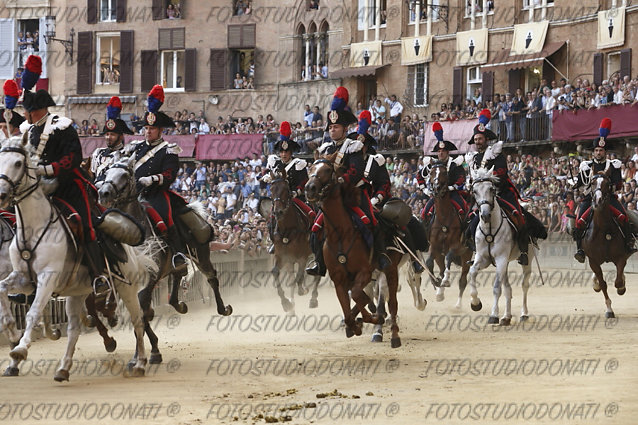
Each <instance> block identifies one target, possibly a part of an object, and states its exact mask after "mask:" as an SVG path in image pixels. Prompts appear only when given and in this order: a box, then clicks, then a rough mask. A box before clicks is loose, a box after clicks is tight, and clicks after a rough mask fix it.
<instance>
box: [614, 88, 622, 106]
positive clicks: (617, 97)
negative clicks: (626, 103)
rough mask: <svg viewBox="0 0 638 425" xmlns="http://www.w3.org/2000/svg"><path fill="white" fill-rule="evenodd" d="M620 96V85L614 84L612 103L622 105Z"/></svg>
mask: <svg viewBox="0 0 638 425" xmlns="http://www.w3.org/2000/svg"><path fill="white" fill-rule="evenodd" d="M622 97H623V91H622V90H621V89H620V87H618V86H615V87H614V103H615V104H616V105H622V103H623V101H622Z"/></svg>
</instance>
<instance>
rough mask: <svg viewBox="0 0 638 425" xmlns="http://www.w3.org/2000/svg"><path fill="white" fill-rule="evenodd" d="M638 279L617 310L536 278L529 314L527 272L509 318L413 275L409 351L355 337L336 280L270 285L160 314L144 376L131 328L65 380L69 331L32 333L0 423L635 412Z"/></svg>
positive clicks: (538, 419)
mask: <svg viewBox="0 0 638 425" xmlns="http://www.w3.org/2000/svg"><path fill="white" fill-rule="evenodd" d="M512 268H515V267H514V265H512ZM637 283H638V276H636V275H628V276H627V287H628V291H627V294H626V295H625V296H623V297H619V296H617V295H616V294H615V291H614V295H612V300H613V308H614V310H615V312H616V315H617V317H618V319H617V320H612V321H607V320H605V319H604V303H603V299H602V295H600V294H595V293H594V292H593V291H592V289H591V285H590V283H589V282H586V283H584V284H582V285H581V284H580V283H572V284H568V283H567V281H565V282H564V283H563V284H553V285H551V287H550V285H546V286H538V285H533V286H532V288H531V290H530V301H529V308H530V313H531V315H532V317H531V318H530V321H529V322H528V323H527V324H526V325H524V326H521V325H520V323H519V320H518V315H519V311H520V299H521V298H520V286H519V285H516V286H515V287H514V290H513V293H514V300H513V312H514V315H515V316H514V320H513V326H512V327H511V328H507V329H505V328H499V327H498V326H496V327H494V326H492V325H486V319H487V315H488V313H489V309H490V307H491V303H492V294H491V288H490V287H487V286H485V285H482V286H481V287H479V295H480V296H481V299H482V301H483V306H484V307H483V311H481V312H478V313H474V312H471V311H470V309H469V298H468V297H467V294H466V296H465V297H464V301H463V309H462V310H460V311H458V310H456V309H454V307H453V306H454V303H455V301H456V296H455V294H456V292H457V290H456V287H455V285H456V284H454V286H453V288H451V290H448V291H447V293H446V295H447V298H446V299H445V301H443V302H441V303H437V302H436V301H434V291H433V289H432V287H431V286H430V285H429V284H428V285H424V289H422V291H423V293H424V295H425V297H426V299H427V300H428V306H427V308H426V309H425V311H423V312H420V311H417V310H416V309H415V308H414V307H413V306H412V299H411V296H410V294H409V290H408V288H407V285H406V284H405V283H403V290H402V292H401V293H400V297H399V303H400V309H399V314H400V326H401V337H402V342H403V346H402V347H401V348H398V349H391V348H390V343H389V338H386V342H384V343H381V344H372V343H371V342H369V335H370V331H371V329H370V328H366V329H365V330H364V335H363V336H361V337H355V338H352V339H346V337H345V333H344V331H343V329H340V328H339V320H340V311H339V309H338V304H337V301H336V297H335V295H334V291H333V290H332V289H331V287H329V286H326V285H324V286H323V287H322V290H321V292H320V295H319V309H317V310H309V309H308V308H307V303H308V299H309V298H308V296H305V297H302V298H299V297H297V318H291V317H289V316H285V315H284V314H283V313H282V310H281V307H280V305H279V302H278V300H276V299H275V298H274V297H272V295H273V294H274V290H273V289H272V288H268V289H253V290H251V291H250V292H245V293H244V294H235V295H229V296H227V297H226V298H227V299H226V302H227V303H228V302H230V303H231V304H233V306H234V309H235V313H234V315H233V317H232V319H223V318H220V317H218V316H217V315H216V314H212V313H213V310H212V309H209V308H207V309H206V310H202V309H200V310H198V311H194V307H197V304H199V305H200V306H201V303H194V302H192V303H190V307H191V312H190V313H188V314H187V315H185V316H179V315H177V314H174V313H173V312H172V311H170V310H167V311H168V313H165V314H159V313H158V317H156V319H155V321H154V323H155V324H156V329H157V333H158V336H159V337H160V348H161V350H162V353H163V356H164V363H163V364H162V365H159V366H149V367H148V369H147V376H146V377H144V378H141V379H133V378H125V377H123V376H122V373H121V369H122V366H123V364H124V363H125V362H126V361H127V360H128V359H129V358H130V356H131V355H132V352H133V351H132V350H133V338H132V335H131V333H130V332H128V331H124V330H120V331H117V332H115V333H114V335H115V337H116V339H117V341H118V349H117V350H116V352H115V353H113V354H108V353H106V352H105V351H104V349H103V347H102V345H101V340H100V338H99V336H98V335H97V334H96V333H92V334H89V335H83V336H82V337H81V338H80V340H79V343H78V349H77V352H76V356H75V365H74V370H72V371H71V381H70V382H68V383H64V384H58V383H56V382H54V381H53V373H54V370H55V367H56V366H57V361H58V359H59V358H60V356H61V355H62V353H63V351H64V346H65V340H64V338H63V339H62V340H60V341H57V342H53V341H48V340H39V341H36V342H35V343H34V344H33V346H32V348H31V350H30V353H29V360H28V362H27V363H26V364H25V365H24V367H23V370H22V371H23V375H24V376H22V377H19V378H2V380H1V386H0V388H1V390H0V394H2V396H1V397H0V403H2V402H4V404H2V405H0V422H4V423H11V424H16V423H59V422H60V421H63V422H70V423H91V422H95V423H98V422H99V423H103V424H107V423H108V424H110V423H117V424H119V423H154V424H155V423H159V424H208V423H210V424H216V423H233V422H235V423H257V424H261V423H266V419H268V420H274V419H272V418H270V417H274V418H281V420H283V419H284V417H285V416H288V418H286V419H289V420H290V422H289V423H295V424H296V423H321V424H324V423H325V424H328V423H348V424H351V423H370V422H371V423H379V424H395V423H396V424H423V423H427V424H442V425H447V424H457V423H460V424H466V423H480V424H494V423H497V424H500V423H507V424H530V423H560V424H563V423H568V424H569V423H571V424H635V423H636V417H638V402H637V398H636V392H637V390H638V356H637V355H636V354H637V347H638V333H636V329H637V328H638V307H637V306H636V302H635V300H636V297H637V294H636V293H637V292H638V285H636V284H637ZM502 305H503V304H502V302H501V306H502ZM501 308H502V307H501ZM286 328H288V330H286ZM290 328H293V330H290ZM388 335H389V334H388V333H387V331H386V337H387V336H388ZM147 347H148V345H147ZM3 351H4V353H5V354H3V355H2V357H0V361H2V363H0V367H2V369H4V368H5V367H6V362H5V359H8V355H7V351H8V348H7V347H3ZM43 375H44V376H43ZM334 390H337V392H336V393H333V394H332V395H327V396H326V397H323V398H318V397H317V395H326V394H325V393H330V392H332V391H334ZM322 393H323V394H322ZM76 403H77V404H76ZM260 415H261V416H260ZM235 419H236V420H235Z"/></svg>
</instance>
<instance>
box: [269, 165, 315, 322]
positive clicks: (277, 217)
mask: <svg viewBox="0 0 638 425" xmlns="http://www.w3.org/2000/svg"><path fill="white" fill-rule="evenodd" d="M274 177H275V179H274V180H273V181H272V182H271V185H270V193H271V194H272V197H273V199H272V208H271V211H270V216H271V220H272V223H271V224H272V226H273V241H272V242H273V244H274V245H275V266H274V267H273V269H272V274H273V277H274V278H275V287H276V288H277V294H278V295H279V298H280V299H281V305H282V307H283V308H284V311H285V312H286V313H291V314H294V311H295V304H294V287H293V291H292V294H291V295H292V297H293V298H292V299H288V298H287V297H286V295H285V293H284V290H283V289H282V287H281V280H280V278H279V272H280V270H281V269H282V268H284V267H289V268H290V269H294V267H295V265H296V266H297V271H296V275H295V284H296V285H297V293H298V294H299V295H306V294H307V293H308V289H306V288H304V286H303V282H304V277H305V267H306V263H307V262H308V257H310V255H311V254H312V251H311V250H310V242H309V241H310V225H311V224H312V221H311V219H310V217H308V216H307V215H306V214H305V213H303V212H302V211H301V210H300V209H299V208H298V207H297V206H296V205H295V203H294V201H293V199H292V196H291V194H290V187H289V186H288V181H287V180H286V171H285V170H284V169H283V167H282V169H281V172H277V173H275V176H274ZM264 213H266V214H268V212H267V211H264ZM313 280H314V283H313V289H312V297H311V298H310V308H317V307H318V305H319V304H318V301H317V296H318V290H317V288H318V286H319V281H320V280H321V277H320V276H315V277H314V278H313Z"/></svg>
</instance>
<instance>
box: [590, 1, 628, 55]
mask: <svg viewBox="0 0 638 425" xmlns="http://www.w3.org/2000/svg"><path fill="white" fill-rule="evenodd" d="M623 44H625V8H624V7H616V8H613V9H609V10H603V11H600V12H598V44H597V47H598V48H599V49H607V48H609V47H617V46H622V45H623Z"/></svg>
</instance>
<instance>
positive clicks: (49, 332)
mask: <svg viewBox="0 0 638 425" xmlns="http://www.w3.org/2000/svg"><path fill="white" fill-rule="evenodd" d="M52 317H53V314H52V313H51V305H50V304H47V314H44V315H43V317H42V326H43V327H44V335H45V336H46V337H47V338H49V339H50V340H51V341H57V340H58V339H60V336H61V333H60V330H59V329H53V327H52V326H51V318H52Z"/></svg>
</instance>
